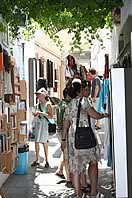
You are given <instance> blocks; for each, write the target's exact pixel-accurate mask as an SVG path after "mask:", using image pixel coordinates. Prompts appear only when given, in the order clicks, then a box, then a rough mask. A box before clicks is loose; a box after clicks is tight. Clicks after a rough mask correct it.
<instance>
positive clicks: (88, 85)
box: [82, 80, 91, 89]
mask: <svg viewBox="0 0 132 198" xmlns="http://www.w3.org/2000/svg"><path fill="white" fill-rule="evenodd" d="M86 87H89V88H91V82H90V80H83V81H82V88H83V89H84V88H86Z"/></svg>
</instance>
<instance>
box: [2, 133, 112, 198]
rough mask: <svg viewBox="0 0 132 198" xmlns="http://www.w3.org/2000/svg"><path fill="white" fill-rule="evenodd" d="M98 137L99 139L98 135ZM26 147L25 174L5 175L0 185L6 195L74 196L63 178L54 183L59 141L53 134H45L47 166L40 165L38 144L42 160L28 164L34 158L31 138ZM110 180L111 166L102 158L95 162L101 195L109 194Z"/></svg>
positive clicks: (108, 196) (24, 197) (8, 197)
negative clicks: (26, 166)
mask: <svg viewBox="0 0 132 198" xmlns="http://www.w3.org/2000/svg"><path fill="white" fill-rule="evenodd" d="M100 134H102V132H100ZM102 137H103V136H102ZM100 141H101V142H102V141H103V139H102V138H101V136H100ZM29 147H30V151H29V167H28V174H24V175H16V174H12V175H11V176H10V177H9V178H8V179H7V181H6V182H5V184H4V185H3V186H2V190H3V191H4V192H5V194H6V198H30V197H31V198H42V197H44V198H47V197H49V198H74V197H75V196H74V191H73V189H72V188H67V187H66V186H65V182H63V183H61V184H57V183H58V182H59V181H60V180H61V179H60V178H59V177H57V176H56V175H55V171H56V169H57V166H58V164H59V156H60V148H59V147H60V144H59V142H58V139H57V137H56V135H52V136H50V138H49V163H50V167H49V168H44V161H43V159H44V158H43V156H44V154H43V147H42V145H41V148H40V155H41V161H42V163H41V164H40V165H39V166H38V167H31V163H32V162H33V161H34V159H35V149H34V142H29ZM111 182H112V170H111V169H110V168H108V167H107V166H106V162H104V161H103V160H102V165H101V164H100V165H99V190H100V192H102V193H103V194H104V195H105V198H111V197H112V196H111V193H110V187H111Z"/></svg>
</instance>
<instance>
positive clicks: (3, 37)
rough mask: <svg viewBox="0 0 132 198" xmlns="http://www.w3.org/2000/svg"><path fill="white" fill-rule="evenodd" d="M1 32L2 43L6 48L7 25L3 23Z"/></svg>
mask: <svg viewBox="0 0 132 198" xmlns="http://www.w3.org/2000/svg"><path fill="white" fill-rule="evenodd" d="M2 25H3V30H4V31H3V32H2V43H3V44H4V45H5V46H6V47H7V46H8V25H7V24H6V23H5V22H4V21H3V22H2Z"/></svg>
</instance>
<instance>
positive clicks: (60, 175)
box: [55, 173, 65, 179]
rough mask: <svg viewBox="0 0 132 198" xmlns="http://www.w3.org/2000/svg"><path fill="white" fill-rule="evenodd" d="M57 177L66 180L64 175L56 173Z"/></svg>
mask: <svg viewBox="0 0 132 198" xmlns="http://www.w3.org/2000/svg"><path fill="white" fill-rule="evenodd" d="M55 175H56V176H58V177H60V178H61V179H65V176H64V175H63V174H60V173H55Z"/></svg>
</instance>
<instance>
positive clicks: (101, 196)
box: [89, 192, 105, 198]
mask: <svg viewBox="0 0 132 198" xmlns="http://www.w3.org/2000/svg"><path fill="white" fill-rule="evenodd" d="M89 197H90V198H104V197H105V195H103V194H101V193H100V192H98V193H97V195H90V196H89Z"/></svg>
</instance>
